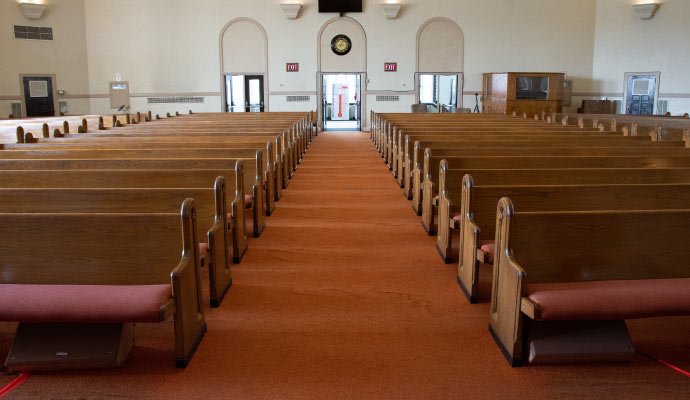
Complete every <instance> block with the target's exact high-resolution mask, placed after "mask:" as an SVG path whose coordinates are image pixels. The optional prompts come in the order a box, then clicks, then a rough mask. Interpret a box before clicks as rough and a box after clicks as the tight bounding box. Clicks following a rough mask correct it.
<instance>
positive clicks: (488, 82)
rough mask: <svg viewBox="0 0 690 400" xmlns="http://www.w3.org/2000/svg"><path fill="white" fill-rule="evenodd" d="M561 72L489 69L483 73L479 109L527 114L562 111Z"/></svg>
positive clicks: (562, 79) (562, 78)
mask: <svg viewBox="0 0 690 400" xmlns="http://www.w3.org/2000/svg"><path fill="white" fill-rule="evenodd" d="M564 80H565V74H564V73H549V72H490V73H485V74H484V89H483V91H484V102H483V103H482V112H485V113H504V112H505V113H508V114H511V113H512V112H516V113H517V115H522V114H523V113H527V115H528V116H529V117H533V116H534V114H539V115H541V113H542V112H543V111H545V112H547V113H552V112H557V113H560V112H562V111H563V82H564Z"/></svg>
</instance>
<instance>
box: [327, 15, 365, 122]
mask: <svg viewBox="0 0 690 400" xmlns="http://www.w3.org/2000/svg"><path fill="white" fill-rule="evenodd" d="M336 35H345V36H347V37H348V38H349V39H350V41H351V43H352V47H351V49H350V51H349V52H348V53H347V54H345V55H337V54H335V53H334V52H333V51H332V50H331V40H332V39H333V38H334V37H335V36H336ZM317 43H318V54H317V71H318V73H317V81H316V87H317V94H318V96H317V97H318V120H319V125H321V124H322V116H323V74H328V73H345V74H355V75H359V79H360V89H361V90H360V100H359V101H360V110H366V79H367V78H366V71H367V35H366V32H365V31H364V28H363V27H362V25H361V24H360V23H359V22H357V21H356V20H354V19H352V18H349V17H336V18H332V19H330V20H328V21H326V23H324V24H323V26H321V29H319V33H318V36H317ZM360 118H361V125H362V127H364V126H366V124H367V118H366V112H364V111H361V115H360Z"/></svg>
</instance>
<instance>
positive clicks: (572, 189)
mask: <svg viewBox="0 0 690 400" xmlns="http://www.w3.org/2000/svg"><path fill="white" fill-rule="evenodd" d="M461 195H462V201H461V202H459V203H458V204H459V206H460V213H459V215H457V216H456V218H454V220H455V221H454V222H455V224H454V225H455V226H456V227H457V230H458V233H459V235H458V236H459V237H457V238H456V239H453V240H454V242H455V244H456V245H457V247H458V251H459V256H460V257H459V260H458V284H459V285H460V287H461V288H462V289H463V293H465V295H466V296H467V298H468V301H470V302H471V303H475V302H476V301H477V299H478V296H479V295H480V294H481V292H480V286H479V268H480V264H481V263H492V262H493V259H494V256H495V253H494V251H493V248H494V241H493V240H494V236H495V228H496V204H497V203H498V200H499V199H500V198H501V197H504V196H505V197H511V198H512V199H514V200H515V201H516V202H518V201H519V202H520V204H522V206H521V209H522V210H524V211H530V212H531V211H539V212H542V211H549V212H551V211H593V210H654V209H658V208H660V207H663V208H664V209H684V208H686V207H687V204H688V199H690V183H657V182H654V181H650V182H641V183H633V184H620V183H617V181H616V180H614V179H611V180H609V181H608V182H605V181H604V182H600V183H596V184H567V183H565V182H564V183H558V182H557V181H556V182H550V183H549V182H546V183H545V182H539V181H535V182H534V183H532V184H520V185H516V184H511V183H510V182H507V181H504V180H503V179H501V178H498V179H497V180H495V181H492V180H488V179H484V180H482V181H481V182H480V181H478V180H477V181H476V184H475V179H474V177H473V176H472V175H466V176H465V177H464V179H463V188H462V193H461ZM437 246H438V247H442V246H445V243H440V242H437ZM447 251H450V249H448V250H447ZM446 254H447V253H446Z"/></svg>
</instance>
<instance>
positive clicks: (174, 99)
mask: <svg viewBox="0 0 690 400" xmlns="http://www.w3.org/2000/svg"><path fill="white" fill-rule="evenodd" d="M147 101H148V104H179V103H203V102H204V101H205V99H204V97H202V96H168V97H148V98H147Z"/></svg>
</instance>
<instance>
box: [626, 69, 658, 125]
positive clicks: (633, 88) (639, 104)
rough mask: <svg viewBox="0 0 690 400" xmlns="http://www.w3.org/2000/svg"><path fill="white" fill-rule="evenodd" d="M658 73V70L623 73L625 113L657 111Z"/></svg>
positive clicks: (646, 113) (651, 112) (647, 113)
mask: <svg viewBox="0 0 690 400" xmlns="http://www.w3.org/2000/svg"><path fill="white" fill-rule="evenodd" d="M660 75H661V73H659V72H646V73H645V72H639V73H634V72H626V73H625V96H624V101H625V104H624V110H625V114H641V115H654V114H656V113H657V100H658V98H659V78H660Z"/></svg>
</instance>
